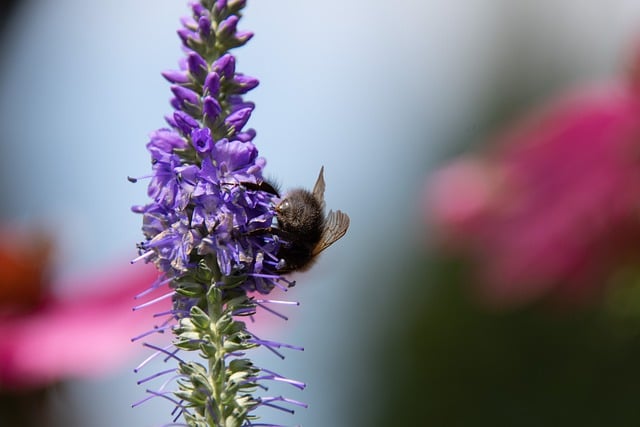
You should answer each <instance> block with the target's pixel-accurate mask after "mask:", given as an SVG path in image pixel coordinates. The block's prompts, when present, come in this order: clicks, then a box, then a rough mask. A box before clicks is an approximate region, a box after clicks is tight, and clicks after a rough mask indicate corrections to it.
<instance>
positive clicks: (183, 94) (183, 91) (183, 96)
mask: <svg viewBox="0 0 640 427" xmlns="http://www.w3.org/2000/svg"><path fill="white" fill-rule="evenodd" d="M171 92H173V94H174V95H175V96H176V97H177V98H178V99H179V100H180V101H181V102H185V101H186V102H188V103H190V104H193V105H198V104H200V95H198V93H196V92H194V91H192V90H191V89H187V88H186V87H184V86H177V85H174V86H171Z"/></svg>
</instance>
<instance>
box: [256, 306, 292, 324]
mask: <svg viewBox="0 0 640 427" xmlns="http://www.w3.org/2000/svg"><path fill="white" fill-rule="evenodd" d="M256 305H257V306H259V307H260V308H262V309H264V310H266V311H268V312H269V313H271V314H274V315H276V316H278V317H279V318H281V319H283V320H289V318H288V317H287V316H285V315H284V314H282V313H279V312H277V311H275V310H273V309H271V308H269V307H267V306H264V305H262V304H260V303H259V302H256Z"/></svg>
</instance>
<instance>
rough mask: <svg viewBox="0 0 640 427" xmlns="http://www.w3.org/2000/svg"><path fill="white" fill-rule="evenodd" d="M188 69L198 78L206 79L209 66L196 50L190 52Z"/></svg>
mask: <svg viewBox="0 0 640 427" xmlns="http://www.w3.org/2000/svg"><path fill="white" fill-rule="evenodd" d="M187 69H188V70H189V72H190V73H191V74H192V75H194V76H195V77H196V78H198V80H200V81H202V80H204V78H205V76H206V75H207V71H208V67H207V62H206V61H205V60H204V59H203V58H202V57H201V56H200V55H198V54H197V53H196V52H189V55H188V56H187Z"/></svg>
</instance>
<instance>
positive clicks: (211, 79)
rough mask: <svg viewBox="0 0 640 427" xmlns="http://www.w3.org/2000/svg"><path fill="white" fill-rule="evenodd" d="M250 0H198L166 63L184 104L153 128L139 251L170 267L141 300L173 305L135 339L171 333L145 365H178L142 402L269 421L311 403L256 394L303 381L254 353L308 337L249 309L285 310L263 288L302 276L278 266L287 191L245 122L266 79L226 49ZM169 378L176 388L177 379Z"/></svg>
mask: <svg viewBox="0 0 640 427" xmlns="http://www.w3.org/2000/svg"><path fill="white" fill-rule="evenodd" d="M245 3H246V1H243V0H235V1H234V0H228V1H226V0H217V1H213V0H202V1H200V2H196V3H194V4H192V7H191V9H192V12H193V14H192V17H190V18H185V19H183V20H182V23H183V27H182V28H181V29H179V30H178V35H179V37H180V38H181V40H182V43H183V50H184V52H185V58H183V60H182V61H181V62H180V69H179V70H171V71H166V72H164V73H163V76H164V77H165V78H166V79H167V80H168V81H169V82H170V83H171V84H172V86H171V92H172V93H173V95H174V97H173V98H172V99H171V105H172V106H173V108H174V110H175V111H174V112H173V114H172V115H170V116H168V117H166V120H167V123H168V124H169V127H168V128H163V129H159V130H156V131H155V132H153V133H152V134H151V138H150V141H149V143H148V144H147V148H148V150H149V152H150V153H151V158H152V169H153V172H152V174H151V176H150V177H149V178H150V182H149V186H148V194H149V196H150V198H151V199H152V201H151V202H150V203H148V204H146V205H144V206H135V207H134V208H133V211H134V212H136V213H139V214H141V215H142V216H143V226H142V230H143V233H144V236H145V240H144V241H142V242H141V243H139V244H138V249H139V256H138V258H136V260H134V261H144V262H153V263H154V264H155V265H156V266H157V268H158V270H159V271H160V272H161V276H160V277H159V279H158V280H157V281H156V282H155V283H154V284H152V286H151V288H150V289H149V290H148V291H146V292H144V293H142V294H140V295H139V297H140V298H143V297H147V296H148V295H150V294H152V293H155V292H162V289H164V292H162V294H161V295H160V296H158V297H155V298H153V299H151V300H150V301H147V302H144V303H142V304H140V305H138V306H137V307H136V308H134V309H142V308H145V307H148V306H150V305H151V306H152V305H153V304H154V302H155V301H160V300H163V299H166V298H171V299H172V309H171V310H170V311H168V312H166V311H165V312H164V313H157V314H156V315H155V316H156V317H158V318H159V319H162V318H164V319H166V320H165V321H164V322H163V323H161V324H159V325H157V326H156V327H155V328H154V329H153V330H152V331H148V332H146V333H144V334H141V335H140V336H138V337H136V338H134V341H137V340H140V339H145V340H148V339H150V338H152V337H155V336H158V335H162V334H163V333H164V332H165V331H171V332H172V333H173V341H172V343H171V344H170V345H168V346H166V345H165V346H163V345H161V344H155V343H151V342H150V341H145V342H144V344H143V345H144V346H146V347H148V348H150V349H152V350H154V351H155V353H153V354H152V355H151V356H150V357H149V358H148V359H147V360H145V361H144V362H143V363H142V364H141V365H140V366H138V368H136V371H141V370H142V369H143V368H145V366H146V365H147V364H149V363H151V362H152V361H153V360H156V359H162V360H163V362H169V361H171V362H177V365H178V367H177V370H172V369H164V370H162V371H161V372H159V373H156V374H152V375H150V376H149V377H146V378H144V379H142V380H140V381H138V383H139V384H145V385H146V384H147V383H151V382H153V381H159V380H163V379H164V383H161V384H160V385H159V386H158V387H157V388H154V389H151V388H149V389H147V392H148V394H149V396H148V397H147V398H146V399H144V400H143V401H141V402H139V403H137V404H135V405H134V406H137V405H138V404H140V403H142V402H144V401H146V400H148V399H152V398H156V397H162V398H164V399H167V400H169V401H171V402H172V403H173V404H174V405H175V410H174V412H173V416H174V418H173V422H174V423H176V422H177V421H178V419H180V418H182V419H183V420H184V422H185V423H186V424H179V425H188V426H198V427H203V426H211V427H222V426H224V427H235V426H250V425H253V426H256V425H264V424H255V423H253V422H254V421H255V420H256V419H257V416H256V415H255V414H254V413H253V412H254V410H255V409H257V408H258V407H260V406H267V407H272V408H275V409H280V410H284V411H287V412H293V411H292V410H291V409H289V408H288V406H291V405H293V406H303V407H306V405H305V404H303V403H301V402H298V401H295V400H292V399H289V398H285V397H283V396H258V395H257V394H256V392H258V391H264V390H267V389H268V387H267V386H266V385H264V384H263V383H264V382H268V381H277V382H282V383H286V384H290V385H292V386H293V387H296V388H298V389H303V388H304V387H305V385H304V384H303V383H301V382H299V381H295V380H291V379H287V378H285V377H282V376H280V375H278V374H276V373H275V372H273V371H270V370H267V369H264V368H259V367H257V366H255V365H254V364H253V363H252V362H251V360H250V359H249V358H248V357H247V356H246V354H247V352H248V351H249V350H251V349H254V348H256V347H260V346H264V347H266V348H267V349H269V350H271V351H272V352H274V353H275V354H276V355H278V356H279V357H282V358H283V355H282V354H281V353H280V352H279V351H278V350H277V349H278V348H281V347H284V348H290V349H295V350H302V348H299V347H295V346H290V345H285V344H281V343H276V342H273V341H266V340H261V339H259V338H258V337H256V336H255V335H254V334H252V333H251V332H249V331H248V329H247V326H246V324H245V322H244V321H243V320H242V319H246V318H247V317H250V316H253V315H254V314H255V313H256V310H257V309H259V308H261V309H262V308H263V309H265V311H267V312H269V313H272V314H275V315H277V316H278V317H281V318H285V319H286V316H284V315H283V314H281V313H279V312H278V311H275V310H273V309H272V308H267V307H266V305H268V304H272V303H274V304H279V303H288V302H283V301H274V300H269V299H256V297H255V296H254V295H255V294H269V293H270V292H271V291H272V290H273V289H274V288H276V287H277V288H281V289H283V290H286V289H287V288H288V287H289V286H291V285H292V284H293V282H290V281H289V280H288V279H286V278H285V277H283V276H282V275H281V274H280V272H279V269H278V265H280V264H279V261H280V260H279V259H278V256H277V255H278V250H279V248H280V247H281V245H283V244H286V242H284V241H283V240H282V239H280V238H279V237H278V236H277V235H274V234H273V232H272V225H273V224H274V222H275V221H276V212H275V209H274V206H275V205H276V204H277V202H278V200H279V196H277V195H276V194H273V192H269V191H263V190H261V189H260V184H261V183H262V182H263V178H262V170H263V168H264V166H265V164H266V162H265V160H264V159H262V158H260V157H258V150H257V148H256V147H255V145H254V144H253V142H252V141H253V139H254V137H255V135H256V133H255V131H254V130H252V129H245V126H246V124H247V123H248V121H249V119H250V117H251V113H252V111H253V109H254V104H253V103H252V102H248V101H245V100H244V99H243V95H245V94H246V93H247V92H248V91H250V90H251V89H253V88H254V87H256V86H257V85H258V80H257V79H255V78H253V77H249V76H246V75H244V74H242V73H239V72H237V71H236V61H235V57H234V56H233V55H232V54H231V53H230V52H229V51H230V50H231V49H234V48H237V47H240V46H242V45H244V44H245V43H246V42H247V41H248V40H249V39H250V38H251V37H252V34H251V33H250V32H242V31H239V30H238V29H237V25H238V22H239V20H240V18H241V11H242V9H243V8H244V6H245ZM130 180H131V181H133V182H135V181H137V179H135V178H130ZM294 304H296V303H294ZM184 352H190V353H191V352H197V353H198V355H199V356H200V358H201V359H202V361H201V362H200V361H193V360H186V358H184V359H183V357H182V356H181V355H182V353H184ZM171 374H173V376H171ZM167 377H168V378H169V379H166V378H167ZM172 384H175V386H176V388H177V390H174V391H168V390H167V389H169V388H170V385H172ZM283 405H285V406H283Z"/></svg>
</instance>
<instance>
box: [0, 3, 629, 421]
mask: <svg viewBox="0 0 640 427" xmlns="http://www.w3.org/2000/svg"><path fill="white" fill-rule="evenodd" d="M186 12H187V8H186V6H185V4H184V3H183V2H182V1H177V0H175V1H171V0H135V1H133V0H128V1H124V0H117V1H110V2H100V3H96V2H87V1H80V0H56V1H53V0H41V1H35V0H27V1H24V2H22V3H21V5H20V7H19V8H18V10H17V13H16V14H15V17H14V19H13V20H12V21H11V22H10V23H9V26H8V27H7V28H6V32H5V34H4V39H3V46H2V50H1V51H0V54H1V56H0V61H1V62H0V94H1V95H2V96H1V97H0V138H1V141H2V142H1V145H0V155H1V157H0V159H1V160H0V162H1V167H0V178H1V180H0V183H1V185H2V186H1V187H0V188H1V189H2V191H3V193H2V194H3V197H4V198H5V199H4V200H3V202H4V203H3V204H2V209H3V213H4V216H5V218H13V219H19V220H21V221H25V222H26V221H36V222H40V223H48V224H50V226H51V227H54V228H55V229H56V231H57V238H58V239H59V242H60V244H61V255H60V257H59V259H58V274H60V275H62V276H65V275H74V274H81V273H83V272H87V271H91V270H92V269H95V268H98V267H100V265H102V264H104V263H105V260H108V261H109V262H111V261H113V260H117V259H122V260H123V262H125V263H126V260H127V259H128V258H130V257H132V256H134V255H135V249H134V245H135V242H136V241H137V240H139V239H140V238H141V232H140V218H139V217H138V216H136V215H134V214H132V213H130V211H129V206H131V205H133V204H140V203H145V201H146V194H145V184H144V183H142V184H138V185H132V184H130V183H128V182H127V180H126V176H127V175H134V176H135V175H143V174H146V173H148V172H149V170H150V168H149V156H148V153H147V152H146V150H145V143H146V141H147V135H148V134H149V132H151V131H152V130H154V129H156V128H158V127H160V126H163V125H164V121H163V116H164V115H165V114H166V113H168V112H169V111H170V107H169V105H168V102H167V100H168V99H169V97H170V91H169V85H168V84H167V83H166V82H165V81H164V79H162V77H161V76H160V71H162V70H164V69H169V68H174V67H175V66H176V62H177V60H178V58H179V57H180V55H181V53H180V50H179V41H178V38H177V36H176V35H175V30H176V29H177V28H178V26H179V17H180V16H182V15H184V14H186ZM240 28H241V29H250V30H252V31H254V32H255V33H256V36H255V37H254V39H253V40H252V41H251V42H250V43H249V44H248V45H247V46H246V47H244V48H242V49H240V50H239V51H237V54H238V57H239V60H238V68H239V70H240V71H242V72H245V73H247V74H250V75H253V76H256V77H258V78H259V79H260V81H261V85H260V86H259V87H258V88H257V89H256V90H255V91H253V92H251V93H250V96H249V98H250V99H252V100H254V101H255V102H256V104H257V110H256V111H255V114H254V116H253V117H252V119H251V121H250V126H251V127H253V128H255V129H256V130H257V131H258V137H257V139H256V141H255V142H256V144H257V145H258V147H259V149H260V150H261V154H262V155H263V156H264V157H266V158H267V160H268V169H267V171H268V173H269V174H271V175H273V176H275V177H276V178H277V179H278V181H279V182H281V183H282V185H283V187H284V188H285V189H286V188H287V187H292V186H299V185H304V186H309V187H310V186H311V185H312V184H313V182H314V180H315V178H316V176H317V173H318V170H319V168H320V166H321V165H324V166H325V173H326V181H327V193H326V199H327V205H328V207H330V208H339V209H342V210H344V211H346V212H348V213H349V215H350V216H351V219H352V226H351V228H350V230H349V233H348V235H347V236H346V238H344V239H343V240H341V241H340V242H339V243H337V244H336V245H335V246H334V247H332V248H331V250H328V251H327V252H326V253H325V254H323V257H322V261H321V262H320V263H319V264H318V265H317V266H316V267H315V268H314V270H313V271H312V272H310V273H308V274H306V275H305V276H301V277H298V278H297V279H298V283H299V286H298V287H296V288H294V289H293V290H292V291H291V292H290V294H289V296H290V298H292V299H296V300H299V301H300V302H301V307H300V308H299V309H297V310H290V311H289V314H290V315H291V317H292V320H291V321H290V322H288V323H286V324H284V323H282V324H280V323H278V322H275V323H274V325H276V326H282V329H281V330H276V331H273V333H272V334H270V335H271V337H273V338H276V339H282V340H284V341H286V342H291V343H294V344H298V345H303V346H304V347H305V348H306V350H305V352H304V353H302V354H298V353H289V354H288V358H287V360H286V361H285V362H284V363H283V362H280V361H279V360H277V359H275V358H274V357H272V356H271V355H270V354H268V353H265V354H263V355H260V356H259V358H258V359H259V363H262V364H263V365H266V366H271V367H273V369H274V370H276V371H279V372H281V373H284V374H286V375H289V376H291V377H294V378H297V379H301V380H303V381H306V382H308V384H309V387H308V389H307V390H306V391H304V392H302V393H297V392H295V390H294V392H292V393H290V394H291V395H292V397H295V398H298V399H300V400H304V401H307V402H309V403H310V404H311V406H310V408H309V409H308V410H301V411H298V413H297V414H296V416H295V417H290V416H288V415H281V414H278V413H275V414H273V413H271V414H272V415H269V416H268V418H266V419H265V421H273V422H282V423H284V424H289V425H293V424H301V425H304V426H306V427H314V426H343V425H353V423H354V422H355V421H354V420H358V419H359V420H360V421H362V422H363V423H364V424H365V425H366V424H367V423H366V422H365V421H366V420H367V418H366V408H367V407H368V406H369V405H380V404H384V396H385V393H388V391H385V390H377V389H376V376H377V375H379V373H377V372H375V371H371V370H370V369H369V366H370V361H371V360H372V359H373V358H374V357H375V354H372V351H371V348H372V346H371V339H378V340H384V337H377V336H376V325H381V324H382V323H383V322H394V321H397V319H398V317H397V316H396V315H394V313H395V310H398V309H399V307H401V306H402V302H403V300H406V299H409V298H410V296H407V295H403V294H402V292H401V289H402V284H401V283H397V282H396V281H395V280H394V278H396V277H397V276H398V275H399V273H400V272H402V271H403V268H405V267H406V262H408V260H409V259H410V255H411V252H412V251H414V250H415V249H416V248H418V247H419V246H420V244H421V243H422V241H423V240H424V239H427V232H426V230H425V229H424V228H423V227H422V226H421V225H420V221H419V205H420V193H421V191H422V188H423V186H424V179H425V177H426V173H427V170H428V168H429V167H430V166H432V165H433V163H434V161H435V160H434V158H435V155H436V154H438V153H441V152H443V151H446V150H447V149H448V148H447V147H450V146H451V145H452V144H454V143H459V142H461V141H464V140H466V139H468V138H471V137H472V136H474V132H475V130H476V127H478V126H479V125H480V123H482V121H483V120H485V119H486V115H487V114H488V110H489V109H490V108H493V107H495V105H493V104H491V103H495V99H496V98H499V97H501V96H504V97H507V98H508V97H509V94H508V93H505V94H501V93H500V92H499V91H500V90H504V88H505V87H506V86H508V84H506V83H505V82H510V81H512V82H513V84H514V85H515V84H517V85H519V86H520V89H521V90H522V92H523V93H536V92H537V91H538V90H540V89H541V88H544V89H545V90H552V89H553V88H554V87H561V86H564V85H565V84H566V83H567V82H569V81H572V82H575V81H576V79H578V80H581V79H589V78H595V77H598V76H603V75H607V74H611V73H614V72H616V71H615V70H619V69H620V67H621V60H622V58H623V57H624V53H625V51H626V49H628V47H629V44H630V42H631V40H632V38H633V36H634V35H635V36H638V35H640V3H638V2H637V1H634V0H611V1H608V2H597V3H596V2H590V3H587V2H584V1H580V0H564V1H559V0H555V1H554V0H544V1H533V0H531V1H521V2H513V1H508V0H503V1H499V0H479V1H473V2H467V1H445V0H441V1H435V0H434V1H422V0H402V1H394V2H392V1H365V0H353V1H340V0H333V1H325V2H312V1H299V0H298V1H296V0H289V1H285V0H274V1H266V0H262V1H250V2H249V6H248V8H247V9H246V13H245V18H244V19H243V20H242V21H241V25H240ZM274 327H275V326H274ZM263 361H264V362H263ZM134 364H135V361H132V366H133V365H134ZM389 369H390V370H392V369H393V367H389ZM130 372H131V367H123V370H122V371H121V372H119V373H117V374H116V375H114V376H113V377H109V378H105V379H102V380H87V381H82V382H77V383H75V385H74V386H73V387H72V389H71V390H70V392H69V393H68V394H67V395H65V396H62V397H61V399H62V400H63V403H65V402H67V403H70V404H71V406H72V407H73V409H74V414H72V415H67V416H69V417H70V419H71V420H75V422H76V423H77V424H78V425H90V426H93V427H114V426H123V425H126V426H129V425H130V426H133V425H139V426H155V425H160V424H162V423H164V422H167V421H168V416H167V415H166V411H165V408H168V406H166V405H165V404H164V402H157V403H151V404H149V405H146V406H143V407H141V408H138V409H135V410H132V409H130V407H129V405H130V404H131V402H133V401H135V400H137V399H138V398H139V397H140V396H141V394H142V389H141V388H138V387H137V386H135V378H134V377H133V376H132V374H131V373H130Z"/></svg>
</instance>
